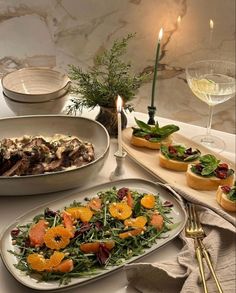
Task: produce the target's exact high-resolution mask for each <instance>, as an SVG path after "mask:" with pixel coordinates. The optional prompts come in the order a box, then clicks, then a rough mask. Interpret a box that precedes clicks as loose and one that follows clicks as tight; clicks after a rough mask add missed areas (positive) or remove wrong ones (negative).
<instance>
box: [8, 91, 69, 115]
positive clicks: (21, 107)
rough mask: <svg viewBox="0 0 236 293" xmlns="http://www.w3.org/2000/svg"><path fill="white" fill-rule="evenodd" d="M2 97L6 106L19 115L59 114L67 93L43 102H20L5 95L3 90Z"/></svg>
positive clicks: (67, 96) (66, 98)
mask: <svg viewBox="0 0 236 293" xmlns="http://www.w3.org/2000/svg"><path fill="white" fill-rule="evenodd" d="M3 97H4V99H5V102H6V104H7V106H8V107H9V108H10V109H11V110H12V111H13V112H14V113H15V114H16V115H18V116H21V115H42V114H59V113H61V111H62V110H63V108H64V106H65V103H66V101H67V100H68V98H69V94H68V93H66V94H64V95H63V96H62V97H59V98H56V99H52V100H49V101H45V102H37V103H30V102H20V101H15V100H13V99H11V98H9V97H7V96H6V94H5V93H4V92H3Z"/></svg>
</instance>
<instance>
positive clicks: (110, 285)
mask: <svg viewBox="0 0 236 293" xmlns="http://www.w3.org/2000/svg"><path fill="white" fill-rule="evenodd" d="M144 110H145V109H144ZM95 115H96V111H92V112H89V111H86V112H85V113H84V114H83V116H86V117H91V118H94V117H95ZM9 116H14V114H13V113H12V112H11V111H10V110H9V109H8V107H7V106H6V104H5V102H4V100H3V99H2V97H1V93H0V118H3V117H9ZM134 116H135V117H137V118H138V119H144V121H145V120H147V116H146V114H141V113H132V114H129V115H128V125H130V126H131V125H134ZM158 120H159V122H160V125H164V124H169V123H174V124H177V125H179V127H180V129H181V130H180V133H181V134H182V135H185V136H187V137H191V136H192V135H193V133H194V135H196V134H200V133H204V131H205V129H204V128H201V127H198V126H193V125H189V124H185V123H180V122H177V121H172V120H167V119H164V118H158ZM213 133H214V134H215V135H218V136H220V137H221V138H223V139H224V140H225V142H226V146H227V147H226V150H225V151H224V152H223V153H222V155H224V156H226V157H227V158H229V159H231V160H235V136H234V135H232V134H228V133H223V132H220V131H213ZM116 150H117V141H116V140H115V139H112V140H111V147H110V153H109V157H108V159H107V161H106V163H105V165H104V167H103V169H102V170H101V172H100V173H99V175H98V176H97V180H96V182H92V183H91V184H88V186H87V187H89V186H92V185H96V184H100V183H103V182H107V181H109V175H110V173H111V172H112V171H113V170H114V169H115V167H116V161H115V158H114V152H115V151H116ZM125 171H126V175H127V176H126V177H127V178H129V177H130V178H134V177H136V178H143V179H149V180H154V181H156V179H155V178H154V177H152V176H151V175H150V174H148V173H147V172H146V171H145V170H142V169H141V168H140V167H139V166H138V165H136V164H135V163H134V162H132V160H130V159H129V158H128V157H127V158H126V159H125ZM73 192H75V190H73ZM68 193H71V191H67V192H61V193H56V194H48V195H34V196H25V197H10V198H8V197H0V223H1V224H0V233H1V231H3V230H4V227H6V226H7V225H8V224H9V223H10V222H13V221H14V220H15V218H16V217H18V216H19V215H21V214H24V213H26V212H28V211H29V210H30V209H32V208H35V207H37V206H39V205H40V204H43V203H46V202H49V201H51V200H54V199H55V197H57V198H60V197H62V196H65V194H68ZM180 248H181V242H180V240H179V239H178V238H177V239H175V240H174V241H172V242H170V243H169V244H168V245H166V246H165V247H163V248H160V249H159V250H158V251H157V252H156V253H153V254H152V255H150V256H147V257H145V258H144V259H143V260H142V261H144V262H154V261H155V262H156V261H161V260H164V259H170V258H171V257H173V256H175V255H176V253H177V252H178V251H179V250H180ZM16 292H17V293H30V292H31V293H32V292H36V291H34V290H31V289H28V288H25V287H24V286H23V285H20V284H19V283H18V282H17V281H15V280H14V278H13V277H12V276H11V275H10V274H9V273H8V271H7V270H6V269H5V267H4V265H3V263H2V261H1V260H0V293H16ZM70 292H71V293H75V292H82V293H95V292H96V293H99V292H102V293H111V292H113V293H125V292H126V293H134V292H136V291H134V289H132V288H129V287H127V280H126V277H125V274H124V272H123V271H120V272H117V273H114V274H113V275H111V276H109V277H105V278H103V279H101V280H98V281H96V282H94V283H91V284H89V285H86V286H83V287H80V288H77V289H71V290H70Z"/></svg>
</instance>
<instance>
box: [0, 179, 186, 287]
mask: <svg viewBox="0 0 236 293" xmlns="http://www.w3.org/2000/svg"><path fill="white" fill-rule="evenodd" d="M114 186H115V187H116V188H122V187H128V188H130V189H134V190H137V191H138V192H145V193H153V194H159V196H160V199H161V200H162V201H171V202H172V204H173V208H172V211H171V217H172V219H173V223H174V224H177V225H175V226H174V227H173V228H172V229H171V230H170V231H168V232H166V233H165V235H164V237H162V238H160V239H158V240H157V241H156V243H155V244H154V245H153V246H152V247H151V248H148V249H145V251H144V253H143V254H141V255H139V256H135V257H132V258H131V259H129V260H127V261H126V262H125V263H123V264H122V265H117V266H112V267H107V268H106V269H105V270H104V269H103V270H101V271H99V272H98V273H97V274H95V275H91V276H87V277H80V278H78V277H77V278H73V279H72V280H71V282H70V283H69V284H65V285H61V286H60V285H59V283H58V281H47V282H38V281H37V279H34V278H32V277H30V276H29V275H26V274H25V273H24V272H22V271H19V270H18V269H16V267H15V266H14V264H15V263H17V258H16V256H14V255H13V254H10V253H9V252H8V251H9V250H13V251H14V249H15V247H14V245H13V244H12V239H11V235H10V232H11V230H12V229H13V228H15V227H16V226H17V225H18V224H26V223H29V222H30V221H31V220H32V218H33V217H34V216H35V215H37V214H39V213H41V212H42V211H43V210H44V209H45V208H46V207H48V208H50V209H54V210H56V209H62V208H63V207H65V206H66V205H68V204H70V203H71V202H73V201H74V200H82V199H83V198H85V197H88V198H93V197H94V196H95V195H96V194H97V192H99V191H103V190H107V189H109V188H112V187H114ZM185 223H186V213H185V210H184V208H183V206H182V204H181V203H180V202H179V201H178V200H177V198H176V196H175V194H174V193H171V192H170V191H169V190H168V189H166V188H165V187H163V186H162V185H160V184H157V183H154V182H151V181H146V180H142V179H125V180H119V181H115V182H109V183H104V184H101V185H99V186H95V187H92V188H90V189H88V190H84V191H80V192H79V193H76V194H71V195H69V196H66V197H64V198H62V199H59V200H57V201H53V202H50V203H47V204H44V205H43V206H41V207H37V208H36V209H34V210H32V211H30V212H29V213H27V214H25V215H23V216H21V217H19V218H18V219H16V221H15V222H14V223H12V224H10V225H9V227H8V228H7V229H6V230H5V232H3V234H2V237H1V243H0V249H1V257H2V260H3V263H4V264H5V266H6V268H7V269H8V271H9V272H10V273H11V274H12V275H13V277H14V278H15V279H16V280H18V281H19V282H20V283H22V284H23V285H25V286H27V287H29V288H32V289H36V290H41V291H46V290H49V291H50V290H51V291H54V290H60V289H65V288H66V289H67V288H72V287H76V286H80V285H84V284H87V283H90V282H92V281H95V280H97V279H99V278H102V277H105V276H107V275H109V274H111V273H113V272H115V271H117V270H119V269H121V268H122V267H123V265H124V264H127V263H130V262H133V261H136V260H139V259H140V258H141V257H143V256H146V255H148V254H150V253H152V252H154V251H156V250H157V249H158V248H160V247H162V246H163V245H165V244H167V243H168V242H170V241H171V240H173V239H174V238H175V237H176V236H177V235H178V234H179V233H180V232H181V231H182V229H183V228H184V226H185Z"/></svg>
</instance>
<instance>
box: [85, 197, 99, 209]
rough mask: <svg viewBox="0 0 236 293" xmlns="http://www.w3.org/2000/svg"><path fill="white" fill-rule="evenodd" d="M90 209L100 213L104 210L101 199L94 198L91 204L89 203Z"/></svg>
mask: <svg viewBox="0 0 236 293" xmlns="http://www.w3.org/2000/svg"><path fill="white" fill-rule="evenodd" d="M88 207H89V208H90V209H92V210H94V211H100V210H101V208H102V201H101V199H100V198H98V197H94V198H92V199H91V200H90V201H89V203H88Z"/></svg>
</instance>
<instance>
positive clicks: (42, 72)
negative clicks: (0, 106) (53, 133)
mask: <svg viewBox="0 0 236 293" xmlns="http://www.w3.org/2000/svg"><path fill="white" fill-rule="evenodd" d="M1 82H2V88H3V96H4V99H5V101H6V104H7V105H8V107H9V108H10V109H11V110H12V111H13V112H14V113H15V114H16V115H40V114H59V113H61V111H62V110H63V108H64V106H65V103H66V101H67V99H68V96H69V88H70V84H71V82H70V79H69V78H68V76H67V75H65V74H63V73H61V72H59V71H56V70H52V69H50V68H45V67H28V68H23V69H19V70H16V71H13V72H10V73H7V74H6V75H5V76H3V78H2V80H1Z"/></svg>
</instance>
